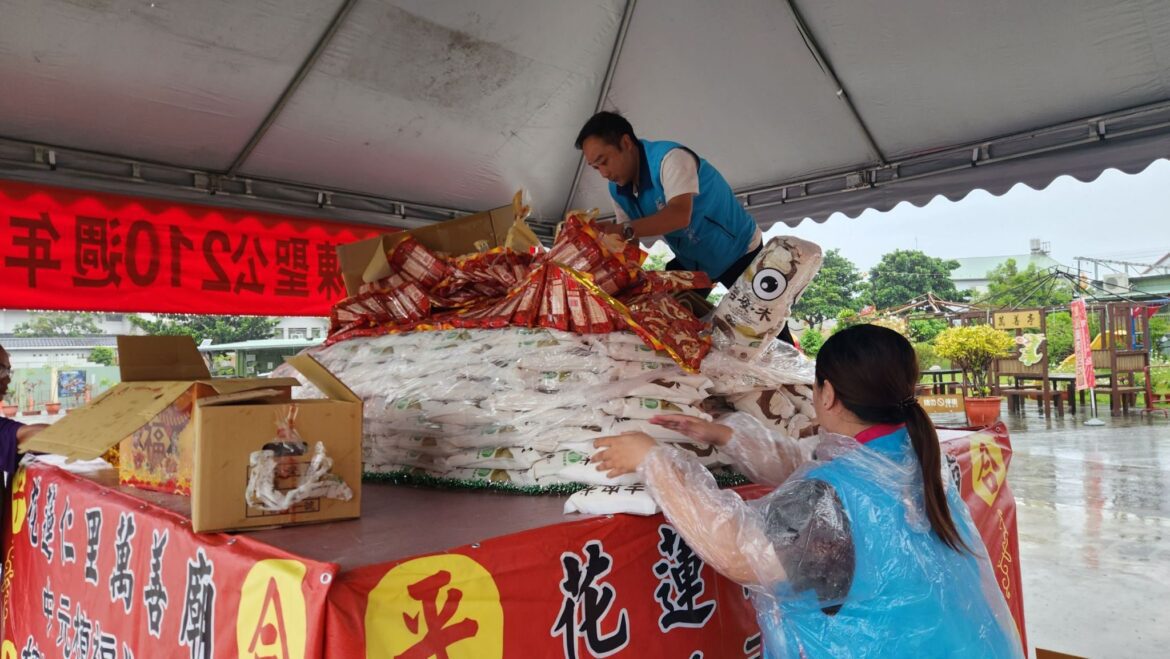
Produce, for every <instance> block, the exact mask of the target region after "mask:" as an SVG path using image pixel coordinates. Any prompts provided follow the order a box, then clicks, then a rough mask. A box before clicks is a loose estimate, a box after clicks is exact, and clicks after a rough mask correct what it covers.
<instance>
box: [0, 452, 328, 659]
mask: <svg viewBox="0 0 1170 659" xmlns="http://www.w3.org/2000/svg"><path fill="white" fill-rule="evenodd" d="M8 503H10V504H11V505H10V507H9V514H8V515H7V516H6V517H5V519H4V521H5V524H4V528H3V536H4V545H3V546H4V553H5V555H4V581H3V588H2V598H3V601H2V603H3V609H2V611H3V625H2V628H3V639H4V640H3V647H2V648H0V656H3V657H5V658H7V657H42V658H43V657H50V656H66V657H85V658H86V659H89V657H96V658H100V659H130V658H131V657H138V658H139V659H151V658H153V657H178V656H182V657H191V658H192V659H196V658H198V659H209V658H210V657H249V658H257V659H258V658H259V657H290V658H291V657H297V658H301V657H317V656H320V653H321V647H322V644H323V641H324V633H325V630H324V624H323V621H324V615H323V614H324V610H325V602H326V595H327V592H328V590H329V587H330V585H331V583H332V581H333V578H334V576H335V574H336V572H337V566H336V565H334V564H331V563H318V562H314V561H308V560H303V559H299V558H296V557H293V556H290V555H289V554H286V553H283V552H280V551H278V550H275V549H272V548H270V547H268V546H267V545H264V544H261V543H258V542H255V541H252V540H249V539H248V538H246V537H240V536H230V535H226V534H221V533H205V534H196V533H193V532H192V531H191V527H190V522H189V521H188V520H187V519H186V518H185V517H183V516H180V515H177V514H175V513H172V512H169V511H166V510H164V509H162V508H159V507H157V506H154V505H152V504H149V503H147V502H144V501H142V500H140V499H137V498H135V497H132V496H129V495H126V494H122V493H120V492H117V491H113V490H109V489H107V488H105V487H103V486H101V485H98V484H96V483H94V482H92V481H89V480H87V479H85V478H82V477H80V476H78V475H75V474H72V473H70V472H67V471H65V470H63V469H59V468H57V467H54V466H50V465H45V464H40V463H35V462H34V463H33V464H31V465H28V466H26V467H23V468H21V469H20V471H19V472H18V473H17V475H16V477H15V478H14V479H13V483H12V497H11V498H10V499H9V502H8Z"/></svg>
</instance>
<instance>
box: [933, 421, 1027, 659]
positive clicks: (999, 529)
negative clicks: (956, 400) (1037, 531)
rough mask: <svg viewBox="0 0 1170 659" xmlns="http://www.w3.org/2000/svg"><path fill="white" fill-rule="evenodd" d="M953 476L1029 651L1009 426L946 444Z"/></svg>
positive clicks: (946, 452) (968, 435)
mask: <svg viewBox="0 0 1170 659" xmlns="http://www.w3.org/2000/svg"><path fill="white" fill-rule="evenodd" d="M942 447H943V451H944V453H945V456H946V461H947V464H948V465H949V466H950V469H951V478H952V480H954V481H956V482H957V483H958V485H959V494H960V496H962V497H963V501H964V502H965V503H966V504H967V509H968V510H969V511H970V512H971V519H972V520H973V521H974V522H975V527H976V528H977V529H978V530H979V536H980V537H981V538H983V544H984V546H985V547H986V548H987V554H988V557H989V558H990V559H991V568H992V571H993V572H994V573H995V581H996V583H997V584H998V585H999V589H1000V591H1002V592H1003V596H1004V599H1005V600H1006V601H1007V606H1008V611H1010V612H1011V614H1012V618H1013V619H1014V620H1015V622H1016V629H1017V630H1018V631H1019V633H1020V641H1021V642H1022V643H1023V644H1024V651H1025V654H1026V653H1027V647H1028V639H1027V635H1026V633H1025V630H1024V594H1023V590H1022V587H1023V577H1022V576H1021V574H1020V536H1019V530H1018V528H1017V526H1016V499H1015V497H1014V496H1013V495H1012V490H1011V487H1010V486H1009V485H1008V480H1007V475H1008V465H1009V464H1010V463H1011V459H1012V444H1011V441H1010V440H1009V439H1008V434H1007V428H1006V427H1005V426H1004V425H1003V424H1002V423H996V424H995V425H994V426H992V427H991V428H989V429H987V430H984V431H980V432H974V433H970V434H963V435H962V436H959V437H956V438H952V439H949V440H947V441H944V442H943V443H942Z"/></svg>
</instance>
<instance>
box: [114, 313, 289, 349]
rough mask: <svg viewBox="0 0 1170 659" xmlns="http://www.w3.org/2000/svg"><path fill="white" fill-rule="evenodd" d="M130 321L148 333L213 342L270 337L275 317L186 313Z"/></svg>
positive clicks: (134, 317)
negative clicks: (193, 314)
mask: <svg viewBox="0 0 1170 659" xmlns="http://www.w3.org/2000/svg"><path fill="white" fill-rule="evenodd" d="M129 319H130V324H132V325H134V326H135V327H137V328H138V329H140V330H142V331H143V332H145V333H147V334H153V335H166V336H189V337H191V338H193V339H195V343H202V342H203V340H204V339H211V342H212V343H234V342H236V341H253V340H256V339H271V338H272V334H273V332H274V331H275V330H276V326H277V325H278V324H279V323H280V321H279V320H277V319H275V318H268V317H265V316H189V315H186V314H159V315H157V316H156V317H155V318H154V319H153V320H151V319H147V318H143V317H142V316H137V315H135V316H130V317H129Z"/></svg>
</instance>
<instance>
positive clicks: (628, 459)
mask: <svg viewBox="0 0 1170 659" xmlns="http://www.w3.org/2000/svg"><path fill="white" fill-rule="evenodd" d="M593 445H594V446H596V447H597V448H599V449H602V450H601V451H598V452H597V453H594V454H593V457H592V458H591V459H590V462H591V463H592V464H594V465H596V466H597V471H601V472H606V474H605V475H606V476H609V477H610V478H615V477H617V476H621V475H623V474H630V473H633V472H635V471H637V470H638V465H640V464H642V461H643V460H645V459H646V454H647V453H649V452H650V451H651V450H653V449H654V447H655V446H658V442H657V441H655V440H654V438H653V437H651V436H650V435H647V434H646V433H644V432H630V433H626V434H624V435H616V436H614V437H603V438H601V439H599V440H597V441H596V442H593Z"/></svg>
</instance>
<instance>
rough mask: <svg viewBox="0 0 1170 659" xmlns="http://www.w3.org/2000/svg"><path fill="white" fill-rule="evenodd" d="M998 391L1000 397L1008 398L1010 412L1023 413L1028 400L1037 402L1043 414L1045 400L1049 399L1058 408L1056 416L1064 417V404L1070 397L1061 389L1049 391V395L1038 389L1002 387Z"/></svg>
mask: <svg viewBox="0 0 1170 659" xmlns="http://www.w3.org/2000/svg"><path fill="white" fill-rule="evenodd" d="M998 391H999V395H1000V396H1004V397H1006V398H1007V403H1008V411H1009V412H1022V411H1023V402H1024V400H1026V399H1032V400H1035V401H1036V407H1037V409H1039V410H1040V411H1041V412H1043V411H1044V399H1045V398H1047V399H1048V400H1050V401H1051V402H1052V405H1053V407H1055V408H1056V415H1057V416H1064V402H1065V399H1066V398H1067V397H1068V396H1067V395H1066V393H1065V392H1064V391H1061V390H1059V389H1052V390H1049V391H1048V393H1047V394H1046V393H1045V392H1044V390H1043V389H1040V388H1038V387H1001V388H1000V389H999V390H998Z"/></svg>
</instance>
